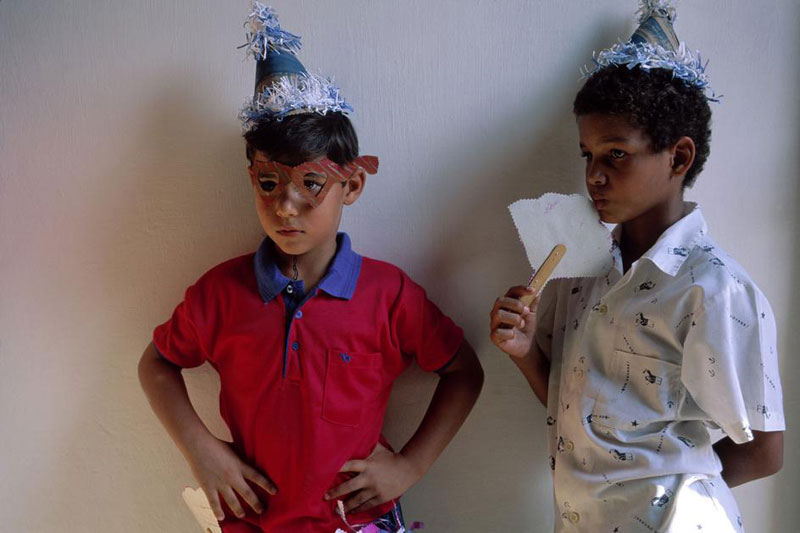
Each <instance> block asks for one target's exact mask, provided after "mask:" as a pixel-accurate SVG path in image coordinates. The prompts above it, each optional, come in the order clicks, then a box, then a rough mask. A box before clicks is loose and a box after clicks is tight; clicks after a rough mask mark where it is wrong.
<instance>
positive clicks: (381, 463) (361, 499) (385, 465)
mask: <svg viewBox="0 0 800 533" xmlns="http://www.w3.org/2000/svg"><path fill="white" fill-rule="evenodd" d="M339 472H357V473H358V474H357V475H356V476H355V477H354V478H352V479H349V480H347V481H345V482H344V483H342V484H340V485H339V486H337V487H334V488H332V489H331V490H329V491H328V492H326V493H325V499H326V500H335V499H339V498H341V497H342V496H344V495H347V494H352V495H351V496H350V497H349V498H347V499H346V500H344V510H345V512H346V513H349V512H355V513H360V512H363V511H366V510H368V509H371V508H373V507H375V506H376V505H380V504H382V503H386V502H388V501H389V500H392V499H394V498H398V497H400V496H401V495H402V494H403V493H404V492H405V491H406V490H408V488H409V487H411V485H413V484H414V483H416V482H417V481H418V480H419V478H420V477H422V476H421V475H420V474H418V473H417V471H416V469H415V468H414V465H413V464H412V462H411V461H410V460H409V459H407V458H406V457H404V456H403V455H402V454H399V453H393V452H392V451H390V450H388V449H386V447H385V446H383V445H382V444H381V443H380V442H379V443H378V444H376V445H375V449H373V450H372V453H371V454H370V455H369V457H367V458H366V459H363V460H359V459H354V460H352V461H347V462H346V463H345V464H344V465H342V468H341V469H340V470H339Z"/></svg>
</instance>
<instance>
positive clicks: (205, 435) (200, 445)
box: [180, 426, 221, 460]
mask: <svg viewBox="0 0 800 533" xmlns="http://www.w3.org/2000/svg"><path fill="white" fill-rule="evenodd" d="M220 442H221V441H220V440H219V439H218V438H217V437H215V436H214V435H213V434H212V433H211V432H210V431H209V430H208V429H207V428H206V427H205V426H204V427H202V428H196V429H195V430H194V431H192V432H191V433H189V434H187V435H185V437H184V439H183V443H182V445H181V446H180V448H181V451H182V452H183V455H184V456H185V457H186V458H187V459H189V460H192V458H194V457H197V456H199V455H202V454H203V453H205V452H207V451H208V450H211V449H213V448H215V447H217V446H219V444H220Z"/></svg>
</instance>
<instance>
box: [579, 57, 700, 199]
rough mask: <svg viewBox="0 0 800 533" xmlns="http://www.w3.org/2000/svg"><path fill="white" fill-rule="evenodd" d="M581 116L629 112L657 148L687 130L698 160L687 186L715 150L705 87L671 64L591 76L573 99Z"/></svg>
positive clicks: (604, 71) (688, 175)
mask: <svg viewBox="0 0 800 533" xmlns="http://www.w3.org/2000/svg"><path fill="white" fill-rule="evenodd" d="M572 111H573V113H575V115H576V116H581V115H588V114H590V113H607V114H611V115H619V116H622V117H625V118H626V120H628V121H629V122H630V124H632V125H633V126H634V127H636V128H640V129H641V130H642V131H644V133H646V134H647V136H648V137H649V138H650V144H651V147H652V149H653V151H655V152H660V151H661V150H664V149H665V148H667V147H668V146H671V145H672V144H674V143H676V142H677V141H678V139H679V138H681V137H683V136H684V135H685V136H687V137H690V138H691V139H692V140H693V141H694V145H695V156H694V163H693V164H692V166H691V168H689V170H688V171H687V172H686V176H685V177H684V180H683V186H684V187H691V186H692V184H693V183H694V180H695V178H696V177H697V175H698V174H699V173H700V171H701V170H702V169H703V165H704V164H705V162H706V159H708V155H709V153H710V152H711V108H710V107H709V106H708V100H707V99H706V97H705V96H704V95H703V92H702V91H701V90H700V89H698V88H697V87H694V86H692V85H689V84H688V83H686V82H684V81H683V80H681V79H678V78H675V77H673V75H672V71H670V70H666V69H660V68H658V69H650V70H643V69H641V68H639V67H635V68H633V69H629V68H628V67H627V66H618V65H614V66H609V67H606V68H603V69H601V70H598V71H597V72H595V73H594V74H592V76H591V77H590V78H589V79H588V80H586V83H585V84H584V86H583V87H582V88H581V90H580V91H578V94H577V95H576V96H575V101H574V102H573V104H572Z"/></svg>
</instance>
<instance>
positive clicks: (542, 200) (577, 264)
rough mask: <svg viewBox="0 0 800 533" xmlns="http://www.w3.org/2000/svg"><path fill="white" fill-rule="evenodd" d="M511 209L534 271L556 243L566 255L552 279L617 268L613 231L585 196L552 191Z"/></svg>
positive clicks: (517, 203) (588, 275)
mask: <svg viewBox="0 0 800 533" xmlns="http://www.w3.org/2000/svg"><path fill="white" fill-rule="evenodd" d="M508 210H509V211H511V218H513V219H514V225H516V226H517V232H518V233H519V238H520V239H521V240H522V244H523V245H524V246H525V253H526V254H527V255H528V261H529V262H530V264H531V268H533V269H534V270H535V269H537V268H539V266H541V264H542V262H543V261H544V260H545V259H547V256H548V254H549V253H550V251H551V250H552V249H553V247H554V246H555V245H556V244H563V245H565V246H566V247H567V253H566V254H565V255H564V258H563V259H562V260H561V263H559V264H558V266H557V267H556V269H555V271H554V272H553V275H552V276H551V278H577V277H592V276H601V275H603V274H605V273H607V272H608V271H609V269H611V267H612V266H613V265H614V258H613V256H612V255H611V247H612V239H611V232H610V231H608V228H607V227H606V226H605V224H603V223H602V222H601V221H600V217H599V216H598V215H597V211H595V209H594V207H593V206H592V202H591V201H590V200H589V199H588V198H586V197H585V196H581V195H579V194H570V195H566V194H557V193H552V192H551V193H547V194H544V195H542V196H540V197H539V198H536V199H535V200H530V199H525V200H517V201H516V202H514V203H513V204H511V205H510V206H508Z"/></svg>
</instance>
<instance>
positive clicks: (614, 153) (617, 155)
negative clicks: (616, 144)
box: [609, 148, 625, 159]
mask: <svg viewBox="0 0 800 533" xmlns="http://www.w3.org/2000/svg"><path fill="white" fill-rule="evenodd" d="M609 153H610V154H611V158H612V159H622V158H623V157H625V152H623V151H622V150H620V149H619V148H613V149H612V150H611V152H609Z"/></svg>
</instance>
